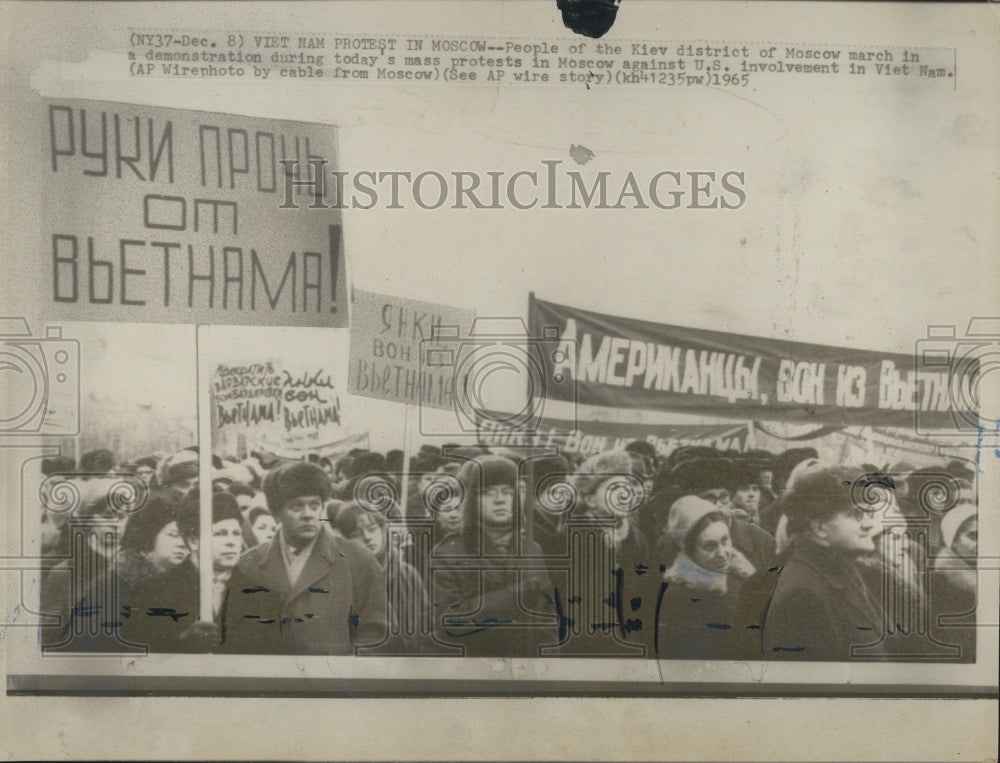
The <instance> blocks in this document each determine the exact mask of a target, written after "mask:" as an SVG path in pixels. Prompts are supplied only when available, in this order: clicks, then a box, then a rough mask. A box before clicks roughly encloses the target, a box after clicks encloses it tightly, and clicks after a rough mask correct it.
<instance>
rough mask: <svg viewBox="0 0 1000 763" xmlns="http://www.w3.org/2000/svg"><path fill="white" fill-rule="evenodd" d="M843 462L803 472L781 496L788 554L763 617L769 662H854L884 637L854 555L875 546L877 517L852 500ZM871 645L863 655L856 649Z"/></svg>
mask: <svg viewBox="0 0 1000 763" xmlns="http://www.w3.org/2000/svg"><path fill="white" fill-rule="evenodd" d="M857 476H858V475H857V474H856V473H855V472H854V470H851V469H847V468H845V467H835V468H830V469H820V470H817V471H814V472H811V473H809V474H806V475H804V476H803V477H802V478H801V479H800V480H798V481H797V482H796V484H795V485H794V487H793V488H792V490H791V491H790V492H789V493H788V494H787V495H786V496H785V498H784V499H783V500H782V510H783V511H784V513H785V515H786V516H787V517H788V524H789V534H790V536H791V538H792V546H791V550H790V557H789V558H788V561H787V562H786V563H785V564H784V566H783V568H782V569H781V570H780V572H779V573H778V575H777V584H776V586H775V589H774V594H773V596H772V598H771V601H770V605H769V606H768V608H767V611H766V613H765V615H764V623H763V634H762V635H763V651H764V658H765V659H794V660H809V661H849V660H851V659H855V658H857V657H858V656H861V654H864V655H865V656H872V655H873V654H876V653H877V652H875V651H874V649H873V647H875V645H877V644H878V643H879V642H881V641H882V640H883V635H884V634H883V631H884V628H883V626H882V613H881V611H880V609H879V606H878V604H877V603H876V602H875V600H874V599H873V598H872V597H871V595H870V593H869V592H868V588H867V586H866V585H865V583H864V580H863V579H862V577H861V574H860V573H859V571H858V568H857V566H856V564H855V559H856V558H857V557H858V556H860V555H861V554H864V553H867V552H870V551H872V550H873V549H874V542H873V540H872V538H873V530H874V528H875V518H874V516H873V515H872V514H871V513H870V512H868V511H865V510H864V509H863V508H862V507H860V506H857V505H856V504H855V503H854V502H853V500H852V485H853V482H854V480H855V478H856V477H857ZM860 647H867V648H866V649H865V650H864V652H862V653H861V654H859V653H858V652H857V649H858V648H860Z"/></svg>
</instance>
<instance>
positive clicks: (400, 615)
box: [335, 501, 430, 653]
mask: <svg viewBox="0 0 1000 763" xmlns="http://www.w3.org/2000/svg"><path fill="white" fill-rule="evenodd" d="M335 529H337V530H338V531H339V532H340V534H341V535H342V536H343V537H344V538H346V539H347V540H353V541H357V542H358V543H360V544H361V545H362V546H364V547H365V548H366V549H368V550H369V551H370V552H371V553H372V554H373V555H374V556H375V560H376V561H377V562H378V564H379V568H380V569H381V570H382V574H383V582H384V584H385V586H386V599H387V601H388V604H389V635H390V637H392V636H399V637H400V639H401V640H400V645H401V646H402V647H403V648H404V649H405V650H406V652H407V653H409V652H418V651H423V647H425V646H429V643H428V644H425V643H424V640H425V637H427V636H429V633H430V631H429V624H430V600H429V599H428V598H427V592H426V590H425V589H424V583H423V581H422V580H421V579H420V573H419V572H417V570H416V568H415V567H414V566H413V565H411V564H409V563H408V562H407V561H406V560H405V559H404V554H403V552H402V549H401V548H400V540H401V538H400V537H399V536H397V535H396V534H395V533H390V532H389V529H388V528H387V527H386V523H385V518H384V516H383V515H382V513H381V512H376V511H369V510H367V509H365V508H363V507H362V506H361V505H360V504H357V503H354V502H353V501H351V502H348V503H346V504H344V505H343V506H342V507H341V509H340V511H339V512H338V513H337V520H336V523H335Z"/></svg>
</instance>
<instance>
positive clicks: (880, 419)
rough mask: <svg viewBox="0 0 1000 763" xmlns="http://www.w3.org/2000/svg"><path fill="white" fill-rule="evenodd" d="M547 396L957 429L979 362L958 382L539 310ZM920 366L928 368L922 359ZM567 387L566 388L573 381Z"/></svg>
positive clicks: (563, 310)
mask: <svg viewBox="0 0 1000 763" xmlns="http://www.w3.org/2000/svg"><path fill="white" fill-rule="evenodd" d="M529 320H530V325H531V331H532V335H533V336H550V335H558V336H559V337H560V346H559V351H557V352H555V353H552V354H546V355H544V356H543V361H544V363H545V374H546V380H547V381H551V380H558V381H559V382H560V383H549V384H546V385H545V394H546V396H549V397H552V398H554V399H562V400H571V401H573V402H575V403H582V404H592V405H601V406H606V407H610V408H638V409H645V410H660V411H663V410H669V411H678V412H687V413H694V414H701V415H708V416H730V417H740V418H755V419H767V418H774V419H780V420H783V421H789V422H808V423H811V424H840V425H846V424H867V425H879V426H901V427H906V426H908V427H910V428H911V429H912V428H913V427H914V426H915V425H916V427H917V431H922V430H923V429H924V428H932V427H945V428H950V429H952V430H954V429H955V428H956V427H958V428H966V427H969V426H974V425H975V422H976V421H977V413H976V412H975V411H973V410H972V406H973V404H974V401H975V400H976V396H975V394H974V390H975V385H976V377H977V375H978V363H976V362H975V361H970V362H969V363H968V364H967V365H966V366H964V367H962V368H960V369H958V371H959V372H956V371H953V370H952V369H951V368H950V367H949V365H948V363H947V362H945V363H943V364H942V363H941V362H936V363H934V364H931V363H928V364H927V367H921V366H918V365H917V360H919V359H920V358H919V357H915V356H914V355H899V354H891V353H878V352H872V351H868V350H854V349H845V348H841V347H826V346H822V345H815V344H805V343H802V342H788V341H782V340H776V339H763V338H760V337H752V336H743V335H740V334H730V333H724V332H721V331H705V330H702V329H693V328H684V327H680V326H670V325H665V324H658V323H651V322H649V321H640V320H632V319H628V318H620V317H617V316H611V315H603V314H600V313H594V312H588V311H585V310H578V309H576V308H573V307H565V306H563V305H557V304H554V303H551V302H544V301H542V300H537V299H532V300H531V304H530V306H529ZM924 357H932V356H929V355H925V356H924ZM567 378H568V379H569V380H571V383H569V384H567V383H566V382H565V380H566V379H567Z"/></svg>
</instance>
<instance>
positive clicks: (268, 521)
mask: <svg viewBox="0 0 1000 763" xmlns="http://www.w3.org/2000/svg"><path fill="white" fill-rule="evenodd" d="M250 529H251V530H253V537H254V538H256V540H257V542H258V543H266V542H267V541H269V540H271V538H273V537H274V534H275V533H276V532H278V523H277V522H275V521H274V517H272V516H271V515H270V514H260V515H258V517H257V518H256V519H255V520H254V521H253V525H252V526H251V528H250Z"/></svg>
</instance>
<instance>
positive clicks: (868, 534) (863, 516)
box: [814, 508, 875, 555]
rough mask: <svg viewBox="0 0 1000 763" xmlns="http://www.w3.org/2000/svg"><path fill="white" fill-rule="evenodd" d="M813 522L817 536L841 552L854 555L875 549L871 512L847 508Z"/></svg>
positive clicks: (873, 520) (873, 518)
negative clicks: (822, 519)
mask: <svg viewBox="0 0 1000 763" xmlns="http://www.w3.org/2000/svg"><path fill="white" fill-rule="evenodd" d="M814 524H815V525H816V527H815V532H816V535H817V537H818V538H819V539H820V540H822V541H824V542H825V543H826V544H827V545H828V546H830V548H833V549H836V550H837V551H840V552H841V553H844V554H855V555H856V554H866V553H868V552H869V551H874V550H875V541H874V536H873V533H872V530H874V528H875V516H874V514H872V513H871V512H868V511H862V510H861V509H857V508H855V509H848V510H846V511H841V512H838V513H836V514H834V515H833V516H832V517H829V518H828V519H826V520H824V521H822V522H816V523H814Z"/></svg>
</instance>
